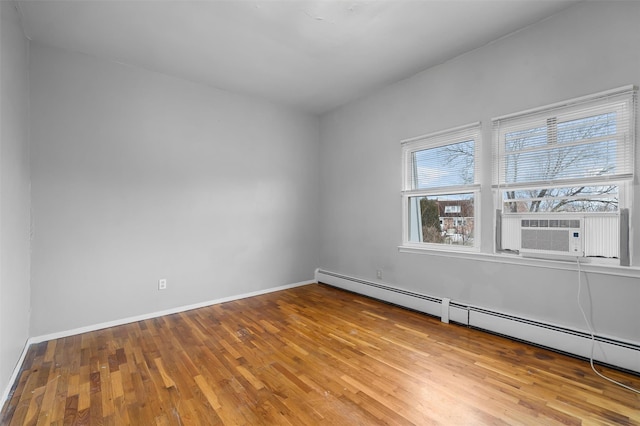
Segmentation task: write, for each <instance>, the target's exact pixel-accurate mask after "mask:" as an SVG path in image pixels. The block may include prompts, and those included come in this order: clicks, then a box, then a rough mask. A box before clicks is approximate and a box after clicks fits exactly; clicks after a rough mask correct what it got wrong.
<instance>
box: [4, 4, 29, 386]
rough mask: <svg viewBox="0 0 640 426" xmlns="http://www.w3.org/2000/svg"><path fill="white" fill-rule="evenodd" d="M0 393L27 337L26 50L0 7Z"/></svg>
mask: <svg viewBox="0 0 640 426" xmlns="http://www.w3.org/2000/svg"><path fill="white" fill-rule="evenodd" d="M0 17H1V18H2V19H1V22H2V23H1V27H0V79H1V82H0V87H1V95H0V389H2V390H4V389H6V388H7V387H8V386H9V385H10V383H9V379H10V377H11V374H12V372H13V369H14V367H15V366H16V363H17V362H18V359H19V358H20V353H21V352H22V349H23V348H24V345H25V342H26V340H27V338H28V337H29V335H28V332H29V145H28V130H27V129H28V127H27V120H28V115H27V114H28V113H27V100H28V87H29V85H28V70H27V68H28V60H29V54H28V49H29V44H28V41H27V39H26V38H25V37H24V35H23V33H22V29H21V28H20V23H19V20H18V13H17V11H16V9H15V7H14V5H13V3H11V2H6V1H2V2H0Z"/></svg>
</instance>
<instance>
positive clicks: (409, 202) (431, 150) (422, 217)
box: [402, 123, 480, 250]
mask: <svg viewBox="0 0 640 426" xmlns="http://www.w3.org/2000/svg"><path fill="white" fill-rule="evenodd" d="M479 149H480V124H479V123H475V124H471V125H467V126H463V127H458V128H455V129H451V130H446V131H442V132H438V133H433V134H430V135H426V136H420V137H417V138H413V139H409V140H406V141H403V142H402V170H403V188H402V189H403V191H402V202H403V228H404V230H403V233H404V236H403V244H404V245H408V246H415V247H424V248H428V247H434V248H455V249H462V250H470V249H476V250H477V248H478V247H479V241H478V228H479V220H478V213H477V212H478V211H479V208H478V204H479V197H480V185H479V177H478V161H477V159H478V158H480V157H479Z"/></svg>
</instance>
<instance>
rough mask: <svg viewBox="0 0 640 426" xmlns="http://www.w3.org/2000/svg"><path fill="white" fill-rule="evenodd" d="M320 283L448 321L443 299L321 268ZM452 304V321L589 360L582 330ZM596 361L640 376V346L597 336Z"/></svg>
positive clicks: (587, 336)
mask: <svg viewBox="0 0 640 426" xmlns="http://www.w3.org/2000/svg"><path fill="white" fill-rule="evenodd" d="M316 279H317V280H318V282H322V283H325V284H329V285H331V286H334V287H338V288H342V289H345V290H349V291H352V292H354V293H358V294H362V295H365V296H369V297H373V298H375V299H379V300H382V301H385V302H389V303H393V304H395V305H399V306H403V307H406V308H409V309H413V310H416V311H419V312H423V313H426V314H429V315H432V316H436V317H439V318H443V319H445V316H446V314H445V313H443V299H442V298H437V297H432V296H428V295H424V294H419V293H415V292H411V291H407V290H403V289H399V288H397V287H394V286H391V285H388V284H382V283H376V282H373V281H368V280H363V279H360V278H355V277H350V276H347V275H343V274H338V273H335V272H330V271H325V270H321V269H319V270H318V271H317V274H316ZM444 302H445V305H446V303H447V302H448V304H449V310H448V320H449V321H450V322H454V323H458V324H462V325H468V326H470V327H473V328H477V329H480V330H484V331H487V332H491V333H495V334H500V335H503V336H506V337H511V338H514V339H517V340H520V341H524V342H528V343H531V344H534V345H537V346H541V347H545V348H549V349H552V350H556V351H559V352H563V353H567V354H571V355H575V356H579V357H582V358H589V357H590V356H591V346H592V339H591V335H590V334H588V333H585V332H582V331H578V330H572V329H569V328H564V327H559V326H555V325H551V324H546V323H543V322H539V321H533V320H529V319H524V318H520V317H516V316H513V315H507V314H504V313H500V312H496V311H492V310H489V309H484V308H481V307H477V306H468V305H465V304H463V303H460V302H456V301H454V300H449V299H445V301H444ZM593 357H594V360H595V361H598V362H600V363H603V364H606V365H610V366H613V367H617V368H621V369H623V370H627V371H630V372H633V373H636V374H640V345H638V344H635V343H631V342H624V341H620V340H618V339H614V338H608V337H603V336H595V343H594V346H593Z"/></svg>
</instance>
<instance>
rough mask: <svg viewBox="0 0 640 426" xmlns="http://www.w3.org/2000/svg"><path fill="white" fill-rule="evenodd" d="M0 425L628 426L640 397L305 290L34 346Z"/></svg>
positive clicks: (521, 351)
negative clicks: (324, 425)
mask: <svg viewBox="0 0 640 426" xmlns="http://www.w3.org/2000/svg"><path fill="white" fill-rule="evenodd" d="M598 368H600V369H602V370H603V371H604V372H605V373H606V374H608V375H610V376H612V377H613V378H615V379H616V380H618V381H622V382H624V383H625V384H627V385H629V386H633V387H636V388H638V387H640V377H639V376H636V375H632V374H628V373H625V372H620V371H616V370H612V369H610V368H604V367H598ZM0 424H1V425H30V424H51V425H72V424H73V425H154V424H155V425H162V426H164V425H198V426H200V425H217V424H220V425H236V424H237V425H261V424H262V425H266V424H268V425H311V424H326V425H334V424H362V425H370V424H394V425H402V424H407V425H410V424H414V425H430V424H433V425H452V424H454V425H461V424H474V425H482V424H492V425H493V424H496V425H499V424H508V425H517V424H522V425H538V424H544V425H581V424H598V425H640V395H638V394H635V393H632V392H629V391H627V390H624V389H622V388H620V387H617V386H615V385H614V384H611V383H609V382H607V381H605V380H603V379H601V378H599V377H598V376H596V375H595V374H594V373H593V372H592V371H591V368H590V366H589V364H588V363H587V362H584V361H581V360H577V359H574V358H570V357H567V356H564V355H561V354H557V353H554V352H550V351H547V350H544V349H541V348H537V347H533V346H528V345H526V344H523V343H519V342H514V341H511V340H508V339H504V338H501V337H498V336H494V335H490V334H486V333H482V332H480V331H476V330H472V329H469V328H465V327H461V326H458V325H455V324H443V323H441V322H440V321H439V320H438V319H436V318H432V317H429V316H426V315H423V314H420V313H417V312H414V311H409V310H404V309H401V308H399V307H396V306H392V305H388V304H384V303H380V302H378V301H376V300H373V299H369V298H366V297H362V296H358V295H355V294H353V293H349V292H345V291H342V290H338V289H335V288H332V287H329V286H325V285H320V284H313V285H307V286H302V287H296V288H292V289H289V290H284V291H280V292H274V293H269V294H265V295H261V296H256V297H253V298H247V299H242V300H237V301H232V302H227V303H222V304H218V305H213V306H209V307H205V308H200V309H194V310H190V311H186V312H182V313H179V314H172V315H167V316H164V317H159V318H153V319H149V320H144V321H138V322H135V323H131V324H125V325H122V326H118V327H112V328H109V329H104V330H98V331H95V332H90V333H84V334H82V335H76V336H69V337H65V338H61V339H56V340H52V341H49V342H42V343H38V344H34V345H32V346H31V347H30V348H29V350H28V352H27V355H26V357H25V360H24V363H23V365H22V367H21V370H20V372H19V375H18V380H17V382H16V383H15V385H14V388H13V389H12V391H11V394H10V398H9V399H8V400H7V402H6V403H5V405H4V407H3V409H2V412H1V413H0Z"/></svg>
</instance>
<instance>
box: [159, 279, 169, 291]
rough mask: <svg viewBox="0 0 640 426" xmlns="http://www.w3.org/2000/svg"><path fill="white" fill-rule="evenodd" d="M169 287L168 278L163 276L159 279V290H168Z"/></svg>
mask: <svg viewBox="0 0 640 426" xmlns="http://www.w3.org/2000/svg"><path fill="white" fill-rule="evenodd" d="M166 289H167V280H166V278H162V279H160V280H158V290H166Z"/></svg>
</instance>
